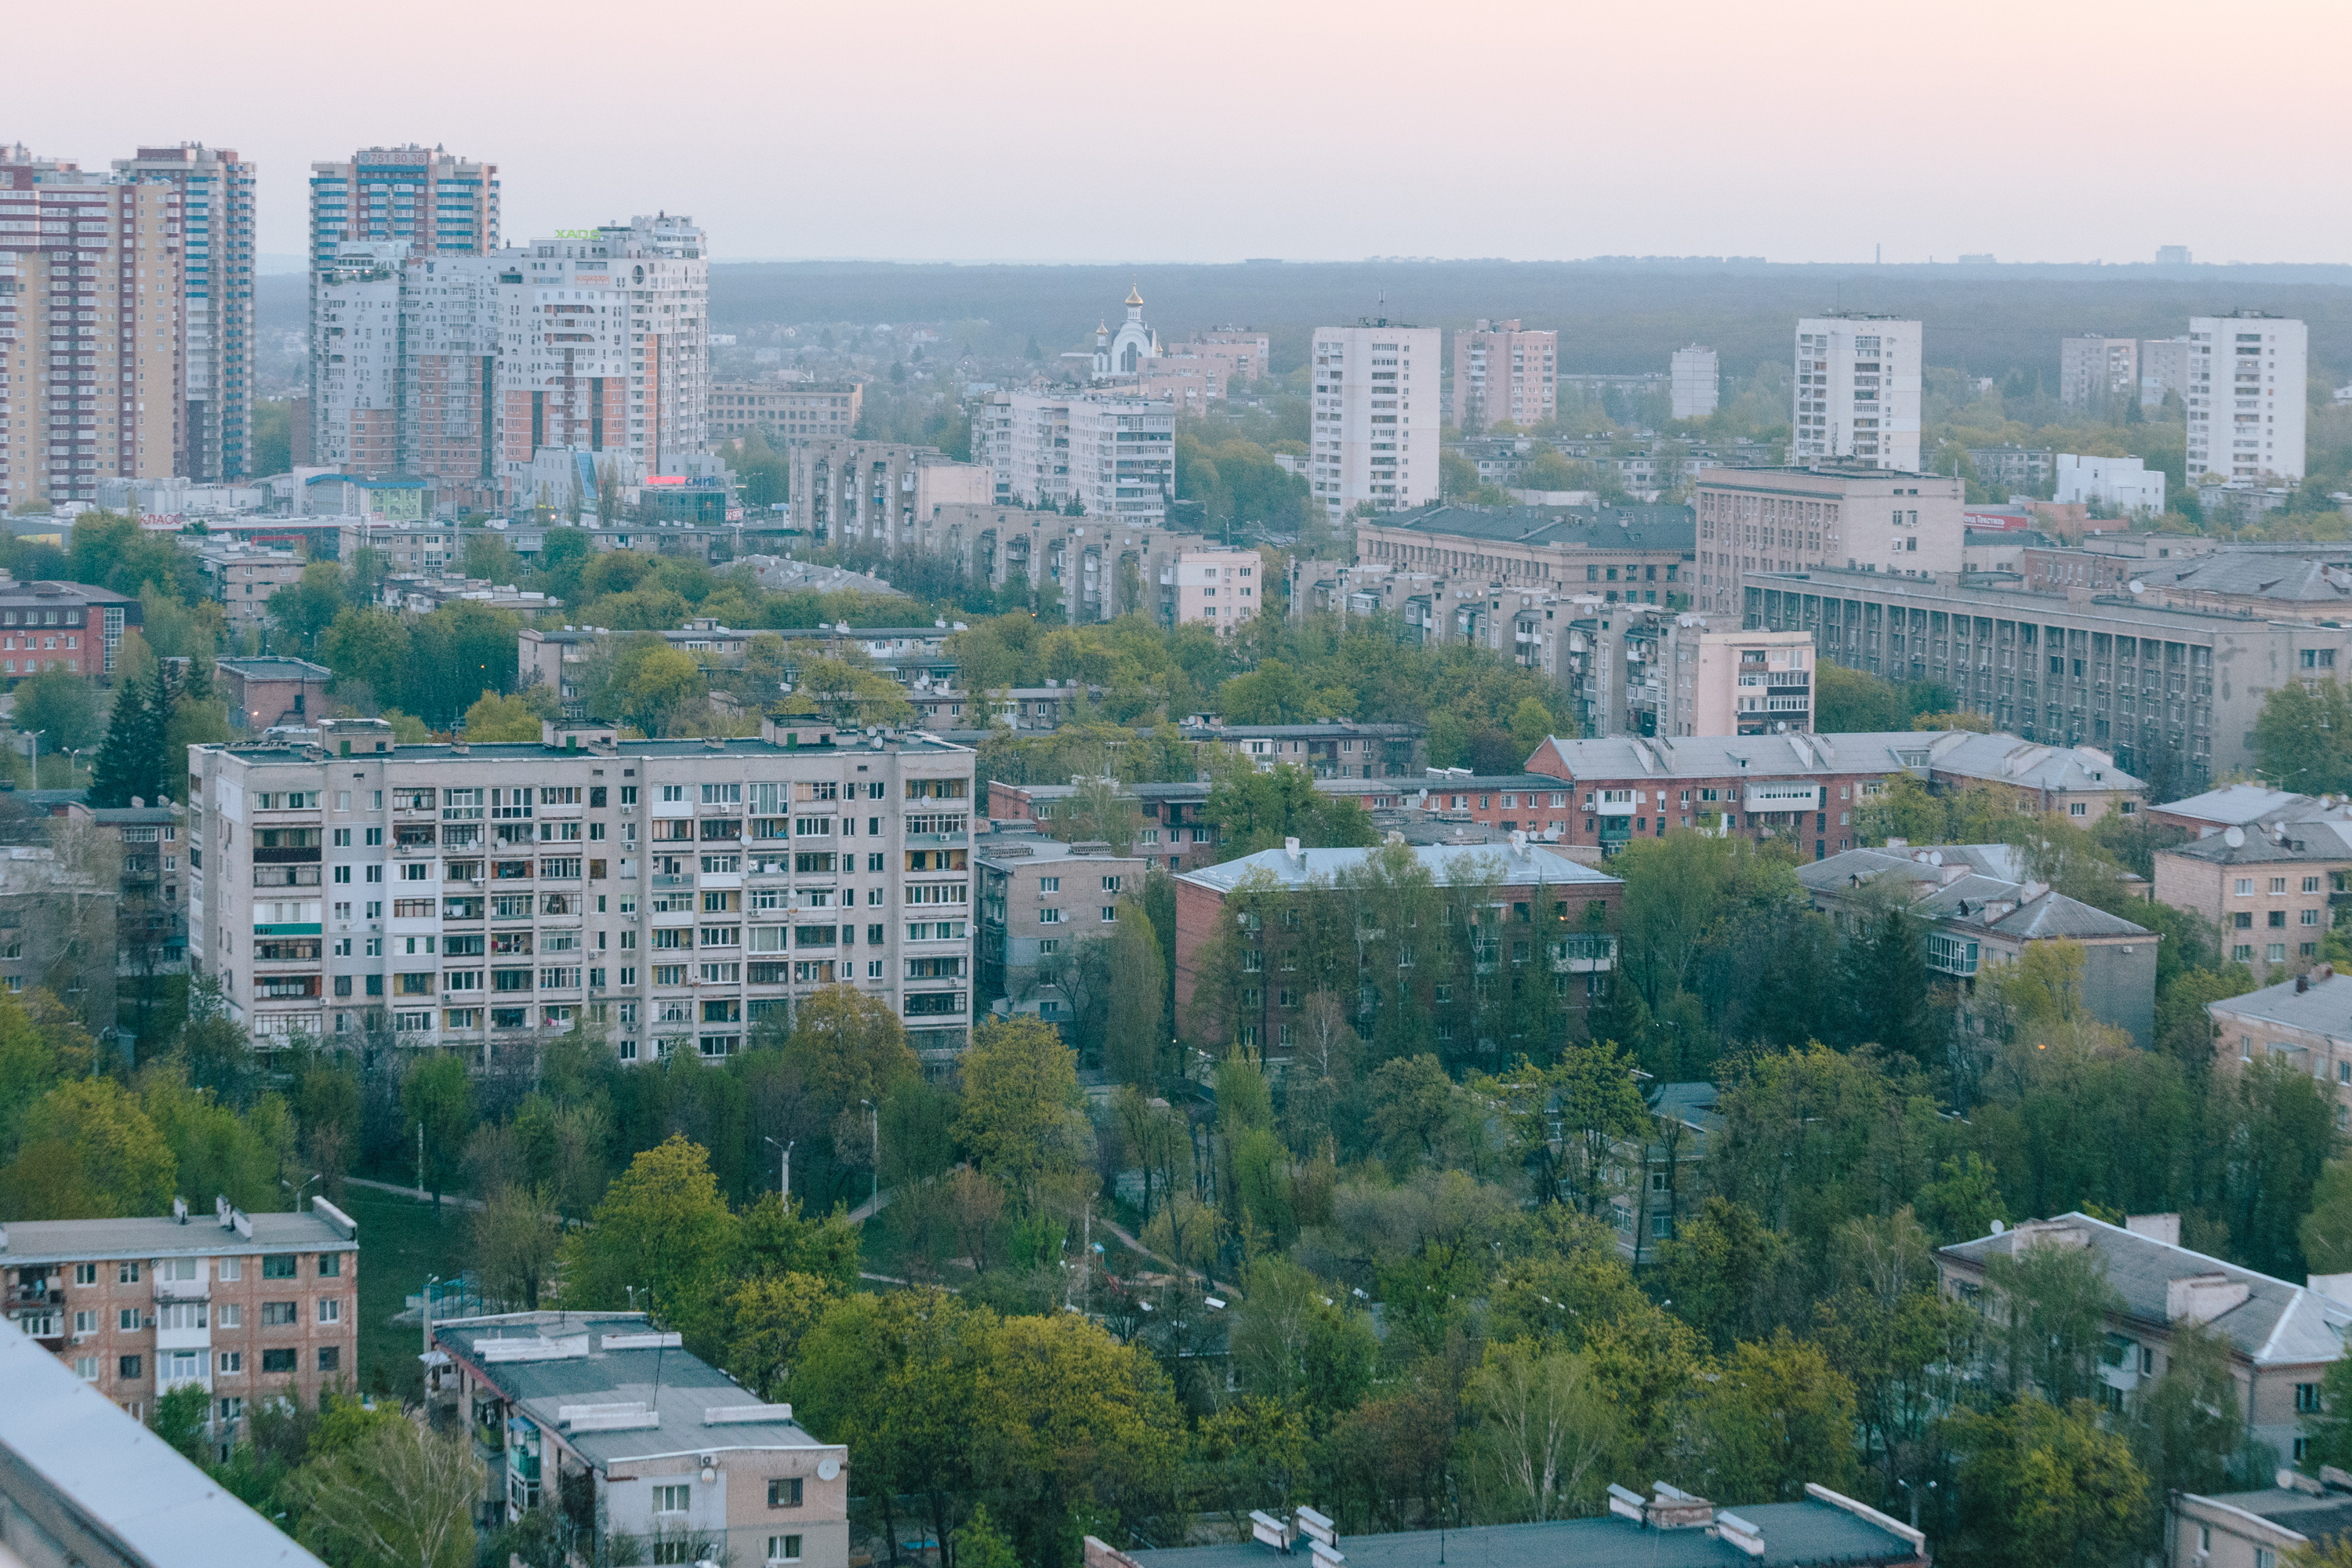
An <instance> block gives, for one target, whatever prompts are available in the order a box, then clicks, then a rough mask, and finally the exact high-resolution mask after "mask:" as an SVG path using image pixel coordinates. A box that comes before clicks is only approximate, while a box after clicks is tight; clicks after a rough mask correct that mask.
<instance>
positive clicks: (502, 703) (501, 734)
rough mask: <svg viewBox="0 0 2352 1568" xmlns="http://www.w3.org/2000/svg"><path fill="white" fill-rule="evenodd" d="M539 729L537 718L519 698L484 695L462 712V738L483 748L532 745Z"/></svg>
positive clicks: (536, 738)
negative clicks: (509, 743) (511, 743)
mask: <svg viewBox="0 0 2352 1568" xmlns="http://www.w3.org/2000/svg"><path fill="white" fill-rule="evenodd" d="M539 725H540V717H539V715H538V714H537V713H535V712H533V711H532V710H531V706H530V703H528V702H526V701H524V700H522V699H521V698H520V697H500V696H499V695H497V694H496V693H495V692H488V691H486V692H484V693H483V694H482V695H481V697H480V699H479V700H478V701H476V702H475V704H474V705H473V706H472V707H471V708H468V709H467V710H466V722H465V738H466V739H467V740H468V741H478V742H481V743H483V744H484V745H488V744H490V743H492V742H499V741H530V742H535V741H537V740H538V739H539V736H540V729H539Z"/></svg>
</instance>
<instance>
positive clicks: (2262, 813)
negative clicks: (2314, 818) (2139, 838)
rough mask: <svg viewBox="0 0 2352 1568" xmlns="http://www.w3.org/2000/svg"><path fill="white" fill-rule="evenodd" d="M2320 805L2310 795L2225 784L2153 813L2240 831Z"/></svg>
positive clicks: (2265, 785)
mask: <svg viewBox="0 0 2352 1568" xmlns="http://www.w3.org/2000/svg"><path fill="white" fill-rule="evenodd" d="M2318 804H2319V803H2318V802H2316V801H2315V800H2313V799H2312V798H2311V797H2310V796H2309V795H2294V794H2292V793H2290V792H2289V791H2286V790H2283V789H2273V788H2272V787H2271V786H2270V785H2268V784H2223V785H2222V786H2221V788H2219V789H2209V790H2207V791H2206V792H2205V793H2204V794H2203V795H2190V796H2189V798H2188V799H2186V800H2176V801H2174V802H2173V803H2172V804H2171V805H2159V806H2155V807H2152V808H2151V809H2153V810H2157V811H2161V812H2163V813H2165V814H2166V815H2167V816H2185V817H2188V818H2189V819H2190V820H2192V821H2197V822H2210V823H2211V824H2212V825H2213V826H2216V827H2236V826H2242V825H2244V824H2246V823H2249V822H2269V821H2275V820H2276V819H2277V818H2278V817H2279V816H2281V815H2282V814H2284V813H2287V812H2293V811H2299V810H2304V809H2306V808H2309V807H2312V806H2315V805H2318Z"/></svg>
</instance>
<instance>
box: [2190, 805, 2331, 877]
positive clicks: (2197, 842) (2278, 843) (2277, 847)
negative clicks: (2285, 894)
mask: <svg viewBox="0 0 2352 1568" xmlns="http://www.w3.org/2000/svg"><path fill="white" fill-rule="evenodd" d="M2275 820H2276V823H2277V826H2280V827H2281V828H2283V829H2284V831H2283V832H2279V833H2273V832H2271V831H2270V827H2271V825H2272V821H2273V819H2268V818H2265V819H2264V820H2262V821H2258V822H2254V823H2252V824H2251V825H2250V826H2245V827H2239V826H2234V825H2233V826H2229V827H2225V828H2223V829H2222V830H2221V832H2219V833H2208V834H2207V835H2205V837H2202V838H2197V839H2192V840H2190V841H2189V843H2187V844H2179V845H2175V846H2174V847H2171V848H2169V849H2159V850H2158V851H2157V853H2158V854H2159V855H2170V856H2177V857H2178V858H2180V859H2183V860H2197V861H2201V862H2203V863H2204V864H2206V865H2209V866H2261V865H2282V864H2285V863H2288V862H2291V861H2298V860H2305V861H2322V862H2328V861H2336V860H2347V859H2352V815H2347V816H2333V817H2321V816H2311V817H2307V818H2296V817H2294V816H2281V817H2280V818H2277V819H2275Z"/></svg>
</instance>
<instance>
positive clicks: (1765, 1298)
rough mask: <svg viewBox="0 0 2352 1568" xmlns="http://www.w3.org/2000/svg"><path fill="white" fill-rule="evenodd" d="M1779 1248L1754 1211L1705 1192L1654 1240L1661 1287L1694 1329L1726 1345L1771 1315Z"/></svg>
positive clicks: (1758, 1327)
mask: <svg viewBox="0 0 2352 1568" xmlns="http://www.w3.org/2000/svg"><path fill="white" fill-rule="evenodd" d="M1781 1251H1782V1246H1781V1242H1780V1237H1777V1236H1775V1235H1773V1234H1772V1232H1771V1231H1770V1230H1769V1229H1768V1228H1767V1227H1766V1226H1765V1225H1764V1223H1763V1222H1762V1221H1761V1220H1760V1219H1759V1218H1758V1216H1757V1215H1756V1212H1755V1211H1754V1210H1753V1209H1750V1208H1749V1207H1748V1205H1745V1204H1739V1203H1734V1202H1732V1201H1731V1200H1729V1199H1727V1198H1725V1197H1722V1196H1720V1195H1717V1194H1709V1196H1708V1197H1707V1198H1706V1201H1705V1202H1704V1203H1703V1204H1701V1205H1699V1209H1698V1212H1697V1213H1696V1214H1694V1215H1690V1216H1689V1217H1688V1218H1686V1219H1683V1220H1680V1221H1678V1222H1677V1223H1676V1224H1675V1234H1674V1236H1673V1237H1670V1238H1669V1239H1667V1240H1664V1241H1662V1242H1660V1243H1658V1246H1657V1268H1658V1281H1659V1288H1660V1289H1662V1290H1663V1291H1664V1293H1665V1295H1666V1299H1667V1300H1671V1301H1673V1302H1674V1304H1675V1310H1676V1312H1677V1313H1678V1314H1679V1315H1680V1316H1681V1317H1683V1318H1684V1319H1685V1321H1688V1322H1689V1323H1690V1324H1691V1326H1692V1327H1694V1328H1696V1329H1697V1330H1698V1331H1699V1332H1700V1333H1701V1334H1703V1335H1706V1337H1707V1338H1709V1339H1711V1340H1712V1341H1713V1342H1715V1343H1716V1344H1717V1346H1718V1347H1720V1346H1727V1345H1728V1344H1730V1343H1731V1342H1732V1341H1733V1340H1734V1339H1735V1338H1736V1337H1737V1336H1738V1335H1739V1334H1740V1333H1742V1332H1743V1331H1750V1330H1755V1329H1760V1328H1761V1327H1762V1326H1763V1321H1764V1320H1766V1319H1768V1318H1769V1316H1770V1314H1771V1310H1772V1291H1773V1286H1774V1283H1775V1281H1774V1278H1773V1277H1774V1274H1775V1272H1776V1271H1777V1270H1778V1269H1779V1268H1780V1256H1781Z"/></svg>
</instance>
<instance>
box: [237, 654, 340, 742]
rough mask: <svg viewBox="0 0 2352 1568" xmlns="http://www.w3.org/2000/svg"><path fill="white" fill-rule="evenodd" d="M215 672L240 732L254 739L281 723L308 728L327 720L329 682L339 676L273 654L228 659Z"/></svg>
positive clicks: (318, 667) (324, 667)
mask: <svg viewBox="0 0 2352 1568" xmlns="http://www.w3.org/2000/svg"><path fill="white" fill-rule="evenodd" d="M213 668H214V669H215V671H216V672H217V673H218V675H219V678H220V683H221V696H222V697H224V698H226V700H227V701H228V721H229V723H230V724H231V725H232V726H233V727H235V728H236V729H238V730H242V731H247V733H250V734H258V733H260V732H261V731H264V730H268V729H270V728H272V727H273V726H276V725H280V724H290V725H297V726H299V727H302V728H305V729H307V728H309V727H310V726H311V725H314V724H316V723H317V722H318V721H320V719H323V718H325V717H326V715H327V683H328V682H329V681H331V680H332V679H334V678H335V677H334V672H333V671H332V670H331V669H329V668H327V667H326V666H325V665H323V664H312V663H311V662H310V660H308V659H303V658H285V657H282V656H279V655H276V654H272V655H269V656H268V657H266V658H225V659H222V660H220V661H219V662H218V663H217V664H215V665H214V666H213Z"/></svg>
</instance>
